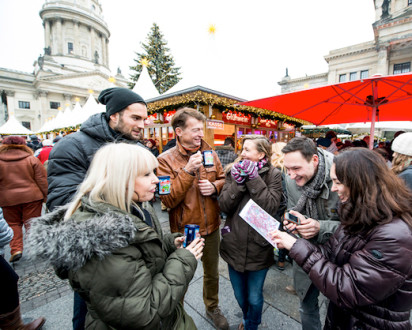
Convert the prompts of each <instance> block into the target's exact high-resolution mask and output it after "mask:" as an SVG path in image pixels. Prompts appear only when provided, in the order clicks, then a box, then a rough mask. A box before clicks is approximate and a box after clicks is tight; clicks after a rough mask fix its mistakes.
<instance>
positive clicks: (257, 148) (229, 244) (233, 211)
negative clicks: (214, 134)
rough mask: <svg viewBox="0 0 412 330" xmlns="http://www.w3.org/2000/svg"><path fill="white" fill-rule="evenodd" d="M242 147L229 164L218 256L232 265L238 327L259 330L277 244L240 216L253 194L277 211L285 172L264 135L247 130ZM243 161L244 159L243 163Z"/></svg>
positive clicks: (222, 197) (222, 199)
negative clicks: (239, 319) (274, 160)
mask: <svg viewBox="0 0 412 330" xmlns="http://www.w3.org/2000/svg"><path fill="white" fill-rule="evenodd" d="M242 142H243V143H242V145H243V147H242V152H241V154H240V157H239V159H238V160H237V161H235V163H234V164H232V165H229V166H228V167H227V169H226V181H225V184H224V186H223V189H222V192H221V193H220V195H219V206H220V208H221V210H222V211H223V212H225V213H226V214H227V220H226V223H225V226H224V227H223V229H222V241H221V243H220V244H221V245H220V255H221V256H222V258H223V260H225V261H226V262H227V264H228V268H229V277H230V283H231V284H232V287H233V291H234V293H235V297H236V300H237V302H238V304H239V306H240V308H241V309H242V312H243V320H242V323H241V324H240V325H239V327H238V329H247V330H256V329H257V328H258V326H259V324H260V323H261V321H262V309H263V284H264V282H265V278H266V274H267V272H268V270H269V267H270V266H272V265H273V264H274V254H273V246H272V245H271V244H270V243H269V242H268V241H267V240H266V239H265V238H264V237H262V236H261V235H260V234H259V233H258V232H257V231H256V230H255V229H253V228H252V227H251V226H250V225H249V224H248V223H247V222H245V221H244V220H243V219H242V218H241V217H240V215H239V213H240V212H241V211H242V209H243V208H244V206H245V205H246V204H247V202H248V201H249V200H250V199H252V200H253V201H254V202H255V203H256V204H258V205H259V206H260V207H261V208H263V209H264V210H265V211H266V212H267V213H269V214H275V213H276V212H277V210H278V207H279V205H280V202H281V199H282V176H281V174H280V171H279V170H278V169H276V168H275V167H273V166H272V164H271V155H272V146H271V143H270V141H269V140H268V139H267V138H266V137H264V136H261V135H246V136H245V137H244V138H243V141H242ZM240 162H241V163H240Z"/></svg>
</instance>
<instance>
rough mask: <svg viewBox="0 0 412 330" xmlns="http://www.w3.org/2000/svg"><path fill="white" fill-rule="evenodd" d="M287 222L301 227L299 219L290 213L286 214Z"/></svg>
mask: <svg viewBox="0 0 412 330" xmlns="http://www.w3.org/2000/svg"><path fill="white" fill-rule="evenodd" d="M285 220H287V221H289V222H293V223H295V224H297V225H300V220H299V218H298V217H297V216H295V215H293V214H290V213H289V212H285Z"/></svg>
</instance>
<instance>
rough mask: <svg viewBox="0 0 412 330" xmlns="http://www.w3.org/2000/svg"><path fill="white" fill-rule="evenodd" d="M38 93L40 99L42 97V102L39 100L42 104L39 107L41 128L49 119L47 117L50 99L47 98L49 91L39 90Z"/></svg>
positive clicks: (39, 126)
mask: <svg viewBox="0 0 412 330" xmlns="http://www.w3.org/2000/svg"><path fill="white" fill-rule="evenodd" d="M38 95H39V99H40V102H39V104H40V109H39V114H40V118H39V119H40V122H39V125H38V126H37V127H38V129H40V128H41V127H42V126H43V124H44V123H45V121H46V120H47V118H48V110H49V102H48V99H47V95H48V92H46V91H39V92H38Z"/></svg>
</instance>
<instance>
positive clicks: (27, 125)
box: [21, 121, 31, 129]
mask: <svg viewBox="0 0 412 330" xmlns="http://www.w3.org/2000/svg"><path fill="white" fill-rule="evenodd" d="M21 124H22V125H23V126H24V127H26V128H27V129H31V123H30V122H29V121H22V122H21Z"/></svg>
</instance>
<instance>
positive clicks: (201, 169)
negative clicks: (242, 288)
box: [157, 108, 229, 329]
mask: <svg viewBox="0 0 412 330" xmlns="http://www.w3.org/2000/svg"><path fill="white" fill-rule="evenodd" d="M205 120H206V118H205V116H204V115H203V114H202V113H200V112H199V111H196V110H195V109H191V108H183V109H180V110H178V111H177V112H176V114H175V115H174V116H173V119H172V127H173V129H174V131H175V133H176V146H175V147H173V148H171V149H169V150H167V151H166V152H164V153H162V154H161V155H160V156H159V157H158V160H159V168H158V169H157V174H158V175H159V176H162V175H169V176H170V180H171V190H170V194H169V195H162V196H161V200H162V202H163V203H164V204H165V205H166V207H168V208H170V211H169V221H170V229H171V231H172V232H181V233H183V232H184V229H185V225H187V224H196V225H199V227H200V235H201V236H202V237H203V238H204V239H205V247H204V249H203V257H202V262H203V270H204V280H203V301H204V303H205V306H206V315H207V316H208V317H209V318H211V319H212V320H213V323H214V324H215V326H216V328H219V329H228V328H229V325H228V323H227V320H226V318H225V317H224V316H223V314H222V312H221V310H220V308H219V295H218V293H219V268H218V265H219V245H220V233H219V225H220V217H219V213H220V211H219V206H218V203H217V196H218V194H219V192H220V190H221V189H222V187H223V184H224V183H225V175H224V173H223V168H222V165H221V163H220V161H219V158H218V156H217V154H216V153H215V152H214V151H213V150H212V148H211V147H210V146H209V145H208V144H207V143H206V142H205V141H203V139H202V138H203V128H204V122H205ZM205 150H211V151H212V156H213V165H212V166H206V167H205V166H204V165H203V152H204V151H205Z"/></svg>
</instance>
